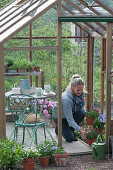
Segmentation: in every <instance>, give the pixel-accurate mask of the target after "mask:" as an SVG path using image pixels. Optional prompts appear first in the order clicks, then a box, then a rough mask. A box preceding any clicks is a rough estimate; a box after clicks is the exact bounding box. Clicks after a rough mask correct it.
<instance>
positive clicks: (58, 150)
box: [55, 146, 65, 154]
mask: <svg viewBox="0 0 113 170" xmlns="http://www.w3.org/2000/svg"><path fill="white" fill-rule="evenodd" d="M55 153H56V154H64V153H65V150H64V147H60V146H58V147H57V149H56V152H55Z"/></svg>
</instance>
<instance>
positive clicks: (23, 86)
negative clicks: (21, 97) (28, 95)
mask: <svg viewBox="0 0 113 170" xmlns="http://www.w3.org/2000/svg"><path fill="white" fill-rule="evenodd" d="M19 86H20V88H21V89H26V90H28V89H31V86H30V82H29V80H28V79H20V81H19Z"/></svg>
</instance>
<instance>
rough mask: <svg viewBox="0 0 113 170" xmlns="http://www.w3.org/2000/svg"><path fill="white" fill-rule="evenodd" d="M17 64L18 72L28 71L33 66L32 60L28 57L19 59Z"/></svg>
mask: <svg viewBox="0 0 113 170" xmlns="http://www.w3.org/2000/svg"><path fill="white" fill-rule="evenodd" d="M16 65H17V67H18V72H26V71H29V70H30V69H31V68H32V67H33V65H32V62H30V61H29V60H27V59H18V60H17V61H16Z"/></svg>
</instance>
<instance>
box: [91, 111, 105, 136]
mask: <svg viewBox="0 0 113 170" xmlns="http://www.w3.org/2000/svg"><path fill="white" fill-rule="evenodd" d="M104 126H105V114H99V116H98V117H97V118H96V119H95V121H94V122H93V127H95V128H97V130H98V132H99V133H101V132H102V130H103V129H104Z"/></svg>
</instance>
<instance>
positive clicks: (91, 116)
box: [86, 107, 99, 125]
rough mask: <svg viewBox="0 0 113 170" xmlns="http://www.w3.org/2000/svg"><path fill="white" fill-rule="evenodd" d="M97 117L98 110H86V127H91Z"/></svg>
mask: <svg viewBox="0 0 113 170" xmlns="http://www.w3.org/2000/svg"><path fill="white" fill-rule="evenodd" d="M98 115H99V110H97V109H96V108H93V107H92V108H91V109H89V110H87V112H86V122H87V125H92V124H93V122H94V120H95V119H96V118H97V117H98Z"/></svg>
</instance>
